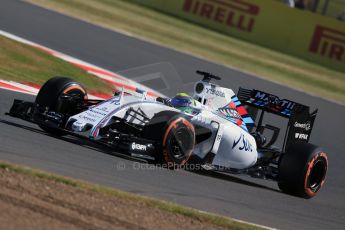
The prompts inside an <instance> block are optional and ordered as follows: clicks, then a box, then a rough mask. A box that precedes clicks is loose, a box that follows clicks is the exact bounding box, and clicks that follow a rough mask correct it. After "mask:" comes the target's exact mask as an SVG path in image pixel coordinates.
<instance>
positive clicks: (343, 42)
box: [309, 25, 345, 62]
mask: <svg viewBox="0 0 345 230" xmlns="http://www.w3.org/2000/svg"><path fill="white" fill-rule="evenodd" d="M309 51H310V52H312V53H314V54H317V55H320V56H323V57H327V58H330V59H333V60H335V61H340V62H345V33H344V32H342V31H338V30H335V29H332V28H328V27H324V26H320V25H316V27H315V31H314V35H313V37H312V40H311V43H310V47H309Z"/></svg>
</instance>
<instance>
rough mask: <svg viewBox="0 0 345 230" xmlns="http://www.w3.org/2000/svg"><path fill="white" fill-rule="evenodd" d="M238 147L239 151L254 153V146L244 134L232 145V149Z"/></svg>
mask: <svg viewBox="0 0 345 230" xmlns="http://www.w3.org/2000/svg"><path fill="white" fill-rule="evenodd" d="M236 146H238V149H239V150H244V151H246V152H253V146H252V144H251V143H250V142H249V140H248V139H247V138H245V136H244V135H243V134H241V136H240V137H239V138H238V139H237V140H234V143H233V144H232V149H234V148H235V147H236Z"/></svg>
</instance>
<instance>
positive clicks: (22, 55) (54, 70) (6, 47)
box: [0, 36, 111, 93]
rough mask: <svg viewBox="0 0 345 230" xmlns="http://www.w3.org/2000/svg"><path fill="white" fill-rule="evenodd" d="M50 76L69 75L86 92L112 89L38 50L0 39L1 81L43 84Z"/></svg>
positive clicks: (108, 91)
mask: <svg viewBox="0 0 345 230" xmlns="http://www.w3.org/2000/svg"><path fill="white" fill-rule="evenodd" d="M53 76H68V77H71V78H73V79H74V80H76V81H78V82H81V83H82V84H83V85H84V86H85V87H86V88H87V90H88V91H89V92H103V93H111V87H110V86H109V85H108V84H107V83H105V82H104V81H102V80H100V79H98V78H96V77H95V76H92V75H90V74H88V73H86V71H84V70H82V69H80V68H78V67H76V66H74V65H72V64H70V63H68V62H66V61H63V60H61V59H59V58H56V57H54V56H52V55H50V54H47V53H45V52H43V51H41V50H39V49H36V48H33V47H30V46H28V45H25V44H22V43H19V42H16V41H14V40H11V39H8V38H5V37H3V36H0V79H3V80H13V81H17V82H23V83H33V84H40V85H41V84H43V83H44V82H45V81H47V80H48V79H49V78H51V77H53Z"/></svg>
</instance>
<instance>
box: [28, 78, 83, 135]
mask: <svg viewBox="0 0 345 230" xmlns="http://www.w3.org/2000/svg"><path fill="white" fill-rule="evenodd" d="M68 95H69V96H71V95H73V97H74V98H75V100H67V101H66V100H64V97H65V96H68ZM85 99H87V93H86V90H85V89H84V87H83V86H82V85H81V84H80V83H78V82H76V81H74V80H72V79H70V78H67V77H54V78H51V79H49V80H48V81H47V82H46V83H44V85H43V86H42V88H41V89H40V91H39V92H38V94H37V97H36V100H35V104H36V105H38V106H39V107H40V108H46V109H48V110H49V111H54V112H57V113H59V114H64V115H69V116H71V115H74V114H75V113H77V110H76V108H77V103H80V102H82V101H83V100H85ZM39 126H40V128H41V129H43V130H44V131H46V132H47V133H50V134H53V135H57V136H62V135H64V134H65V132H64V131H62V130H61V129H59V128H56V127H53V126H50V125H47V124H44V123H41V124H39Z"/></svg>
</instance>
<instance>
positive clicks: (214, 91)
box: [206, 88, 225, 97]
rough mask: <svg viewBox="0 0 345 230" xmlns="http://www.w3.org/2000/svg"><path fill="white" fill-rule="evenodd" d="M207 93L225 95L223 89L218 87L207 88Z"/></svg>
mask: <svg viewBox="0 0 345 230" xmlns="http://www.w3.org/2000/svg"><path fill="white" fill-rule="evenodd" d="M206 94H211V95H216V96H218V97H225V93H224V92H223V91H221V90H216V89H213V88H211V89H208V88H206Z"/></svg>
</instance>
